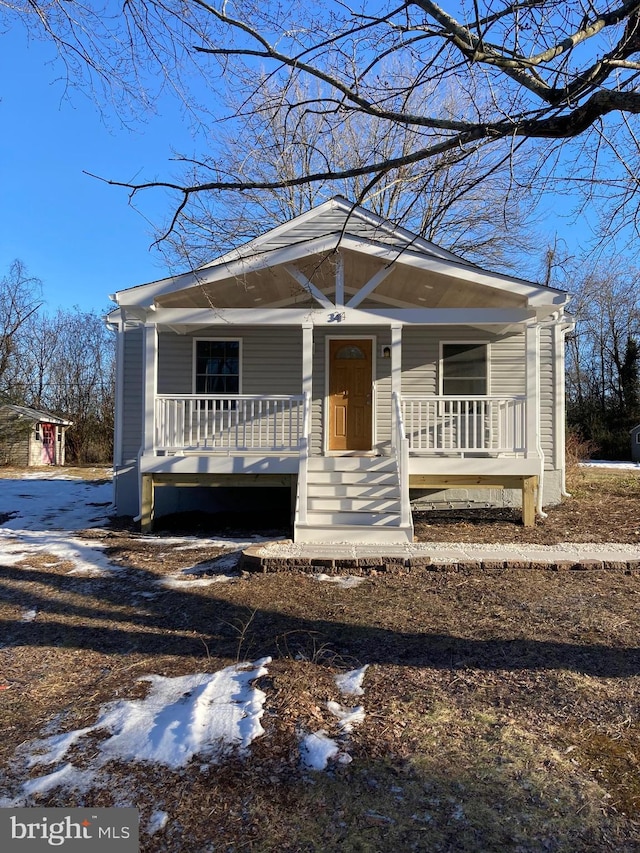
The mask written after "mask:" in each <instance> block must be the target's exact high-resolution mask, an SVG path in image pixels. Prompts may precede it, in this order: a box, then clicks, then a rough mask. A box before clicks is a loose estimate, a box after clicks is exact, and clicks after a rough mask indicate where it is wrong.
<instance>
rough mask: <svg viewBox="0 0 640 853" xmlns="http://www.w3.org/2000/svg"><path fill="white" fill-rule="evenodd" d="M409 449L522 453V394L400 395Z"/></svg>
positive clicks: (413, 451)
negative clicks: (496, 395) (466, 395)
mask: <svg viewBox="0 0 640 853" xmlns="http://www.w3.org/2000/svg"><path fill="white" fill-rule="evenodd" d="M401 408H402V418H403V421H404V426H405V434H406V436H407V439H408V440H409V450H410V451H411V452H412V453H417V454H420V453H424V454H427V453H467V452H469V453H473V452H478V453H524V452H525V450H526V397H525V396H514V397H492V396H485V397H447V396H434V397H422V396H421V397H418V396H403V397H402V404H401Z"/></svg>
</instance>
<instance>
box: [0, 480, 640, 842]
mask: <svg viewBox="0 0 640 853" xmlns="http://www.w3.org/2000/svg"><path fill="white" fill-rule="evenodd" d="M570 488H571V491H572V493H573V495H574V497H573V498H572V499H570V500H567V501H566V502H565V503H564V504H563V505H562V506H561V507H558V508H556V509H552V510H551V511H550V512H549V516H548V518H547V519H546V520H544V521H543V522H541V523H539V525H538V526H537V527H536V528H534V529H533V530H526V529H524V528H522V527H521V526H520V524H519V523H518V521H517V518H516V517H511V516H509V515H508V514H507V513H504V512H493V513H486V514H485V517H484V518H482V519H481V520H477V519H474V518H472V517H470V516H469V514H468V513H458V514H455V515H453V514H449V515H447V516H442V515H439V516H437V517H434V516H431V517H428V516H426V515H425V516H422V517H420V518H419V519H417V533H418V535H419V537H420V539H422V540H424V541H459V542H463V541H467V542H468V541H476V542H505V541H512V542H525V541H531V542H536V543H542V544H554V543H556V542H560V541H564V542H568V541H591V542H611V541H615V542H625V543H637V542H638V541H639V537H640V477H638V475H637V474H636V473H635V472H626V473H624V474H621V473H611V472H608V473H606V474H602V473H598V472H595V473H594V472H591V471H587V472H584V471H583V472H582V473H579V474H577V475H576V476H575V477H574V479H573V481H572V483H571V484H570ZM181 523H182V524H184V520H182V522H181ZM229 523H230V520H229V519H226V520H220V525H221V527H222V528H225V529H226V532H230V531H229V530H228V527H229ZM214 532H215V533H216V535H218V534H219V533H220V532H221V530H216V531H214ZM233 532H234V533H236V534H238V533H240V534H241V535H243V531H237V530H236V531H233ZM211 534H212V531H209V535H211ZM167 536H168V534H167V533H163V532H159V533H158V534H157V536H154V537H144V538H143V537H141V536H139V534H137V533H136V532H135V531H132V530H129V529H126V528H123V527H122V525H112V526H111V528H109V527H101V528H99V529H94V530H88V531H86V532H85V533H83V534H81V538H82V540H83V541H85V542H86V545H87V547H88V548H91V547H93V546H96V547H98V546H99V547H100V548H101V549H102V550H101V554H102V555H103V556H104V557H106V558H108V560H110V561H111V563H112V564H113V565H114V566H115V568H116V570H114V571H112V572H106V573H105V572H102V573H101V574H97V575H96V576H95V577H93V576H83V575H81V574H77V573H75V574H72V573H70V572H71V571H72V570H73V566H72V564H70V563H65V561H64V559H62V560H61V559H60V558H58V559H57V560H56V559H53V558H52V556H51V554H47V552H46V550H42V551H40V552H39V553H38V555H36V556H34V555H33V554H30V555H29V556H27V557H25V558H24V559H23V560H14V563H13V564H12V565H7V566H6V567H4V568H0V590H1V597H0V619H1V621H2V629H1V630H2V633H1V635H0V636H1V642H2V646H1V647H0V661H1V663H2V669H1V670H0V688H1V689H0V707H1V716H0V727H1V728H0V730H1V731H2V733H3V737H2V742H1V743H0V766H1V767H2V776H1V777H0V797H2V796H5V797H8V798H9V799H11V798H12V797H15V796H16V792H17V791H19V790H20V786H21V785H24V783H25V781H28V780H29V779H32V778H34V777H35V776H37V775H39V774H41V773H42V770H41V769H39V770H38V768H33V767H32V768H29V767H28V766H26V765H25V761H24V759H23V758H21V756H22V754H23V751H24V748H25V744H32V743H33V742H34V741H37V740H38V739H39V738H42V737H43V736H44V735H45V734H49V735H51V734H53V733H60V734H64V733H68V732H71V731H74V730H80V729H82V727H86V726H92V725H94V724H95V721H96V719H97V718H98V716H99V713H100V708H101V707H103V706H104V705H105V704H107V703H110V702H113V701H114V700H115V699H119V700H120V699H133V698H137V697H141V696H143V695H145V693H146V691H147V690H148V684H147V683H146V682H142V681H140V680H139V679H140V677H141V676H145V675H148V674H155V675H162V676H178V675H185V674H191V673H199V672H214V671H216V670H218V669H221V668H222V667H226V666H228V665H230V664H233V663H234V662H236V661H239V660H256V659H258V658H262V657H264V656H267V655H268V656H270V657H272V659H273V660H272V662H271V663H270V664H269V665H268V666H267V669H268V675H267V676H265V677H263V678H261V679H260V681H259V683H258V686H259V687H260V689H261V690H262V691H264V694H265V697H266V698H265V700H264V716H263V718H262V725H263V727H264V729H265V733H264V735H263V736H262V737H260V738H259V739H257V740H255V741H254V742H253V743H252V745H251V747H250V750H249V752H248V754H247V755H246V756H244V757H241V756H238V755H229V756H228V757H227V758H225V759H224V760H221V761H219V762H217V763H216V762H201V761H198V760H197V759H194V760H193V761H191V762H190V763H189V764H188V765H187V766H186V767H184V768H181V769H180V770H172V769H168V768H166V767H163V766H159V765H157V764H148V763H147V764H144V763H136V762H132V761H130V762H112V763H111V764H109V765H108V766H107V767H106V768H105V769H104V770H103V771H102V772H103V774H104V777H103V778H102V779H101V780H99V781H98V782H95V783H94V784H92V785H90V786H88V787H85V788H84V789H82V788H81V789H74V788H73V787H65V788H62V787H58V788H56V787H51V788H50V789H49V790H47V791H45V792H41V793H39V794H38V795H37V797H36V798H35V801H36V802H37V803H38V804H40V805H50V806H68V805H73V804H87V805H93V806H103V805H136V806H137V807H138V808H139V810H140V814H141V828H142V834H141V850H142V851H144V853H160V851H168V853H209V852H210V851H211V853H213V851H215V852H216V853H219V851H228V853H231V851H233V853H235V851H238V853H239V851H260V853H270V851H274V850H278V851H284V853H298V852H300V853H303V851H347V853H348V851H361V853H365V852H366V853H368V851H371V853H373V851H405V850H406V851H429V853H431V851H470V853H471V851H473V853H475V851H514V853H516V851H517V853H538V851H566V853H575V851H609V850H610V851H628V853H632V851H637V850H638V849H640V767H639V762H640V649H639V648H638V634H639V627H640V624H639V623H640V617H639V615H638V614H639V605H640V573H635V572H634V573H624V572H622V571H615V570H611V571H600V572H589V571H587V572H567V573H555V572H550V571H547V572H545V571H529V572H521V571H520V572H518V571H514V570H503V571H499V572H498V571H494V572H485V573H478V572H476V573H464V572H447V571H443V572H429V571H426V570H419V571H415V572H412V573H411V574H407V575H402V576H397V575H394V576H391V575H385V574H379V575H373V576H372V577H369V578H367V579H366V580H364V581H363V582H362V583H361V584H360V585H359V586H354V587H352V588H343V587H341V586H339V585H338V584H335V583H328V582H321V581H318V580H317V579H315V578H313V577H310V576H306V575H303V574H299V575H298V574H287V575H255V576H251V575H237V574H236V575H234V574H233V572H231V573H230V574H229V571H228V563H224V566H225V568H224V572H226V575H225V578H224V582H223V578H222V574H223V570H222V568H221V567H222V566H223V563H222V562H217V558H219V557H224V556H225V555H228V550H225V548H224V547H222V546H220V545H217V546H215V547H214V546H212V545H211V543H210V540H208V539H206V538H203V539H202V543H201V544H200V543H199V542H198V541H197V540H196V541H195V542H194V541H193V540H190V541H189V547H188V549H185V548H184V547H183V546H182V545H180V543H179V541H178V540H171V539H168V538H167ZM1 564H2V560H1V559H0V565H1ZM184 569H190V570H191V573H190V574H188V575H183V574H181V571H182V570H184ZM194 577H195V578H198V579H199V582H198V583H197V584H196V583H194V582H193V578H194ZM189 578H191V579H192V580H191V581H190V580H189ZM167 579H170V580H171V581H172V582H171V584H167V583H166V582H167ZM207 579H208V580H209V581H210V583H206V581H207ZM26 613H29V614H32V615H31V616H30V617H29V618H27V617H26V616H25V614H26ZM364 664H367V665H368V669H367V670H366V675H365V678H364V682H363V689H364V693H363V695H362V696H360V697H357V698H354V699H353V700H352V704H353V705H356V704H361V705H362V706H363V708H364V712H365V717H364V720H363V721H361V722H360V723H359V724H358V725H356V726H354V728H353V731H352V732H350V733H349V734H348V736H347V735H345V734H344V733H342V734H341V733H340V731H339V724H338V721H337V719H336V717H335V716H334V715H333V714H332V713H330V712H329V710H328V708H327V702H328V701H330V700H332V701H336V700H338V699H340V696H339V693H338V691H337V689H336V683H335V680H334V677H335V675H336V674H338V673H340V672H344V671H346V670H350V669H354V668H357V667H361V666H362V665H364ZM321 730H323V731H324V732H326V733H327V735H328V736H330V737H335V738H337V739H338V740H339V741H340V743H341V744H343V747H344V749H343V752H344V754H345V755H347V756H348V758H350V759H351V760H350V761H347V759H344V762H343V761H338V762H329V764H328V766H327V769H326V770H323V771H310V770H308V769H305V768H304V767H303V766H302V763H301V758H300V738H301V736H302V734H304V733H308V732H318V731H321ZM92 738H93V740H92V741H91V743H90V744H88V745H85V746H84V747H83V748H82V749H81V748H80V745H79V744H78V745H76V746H74V747H72V749H71V751H70V753H69V756H67V757H68V758H69V760H71V761H73V762H75V763H76V765H77V766H78V767H80V768H81V769H82V768H83V767H86V766H89V765H90V764H91V761H92V760H93V758H92V756H93V755H94V753H95V752H96V751H97V750H98V748H99V745H100V738H101V736H100V734H99V732H96V733H94V734H93V735H92ZM159 810H160V811H161V812H163V813H165V814H166V815H167V816H168V818H167V821H166V824H165V825H164V826H163V827H162V829H161V830H159V831H157V832H152V831H151V829H150V826H151V824H152V818H153V816H154V814H155V813H157V812H158V811H159Z"/></svg>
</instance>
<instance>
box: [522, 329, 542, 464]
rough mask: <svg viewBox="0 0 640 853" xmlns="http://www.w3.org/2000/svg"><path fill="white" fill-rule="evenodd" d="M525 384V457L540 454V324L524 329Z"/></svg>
mask: <svg viewBox="0 0 640 853" xmlns="http://www.w3.org/2000/svg"><path fill="white" fill-rule="evenodd" d="M525 345H526V384H527V437H526V456H527V458H531V457H534V458H535V457H539V456H540V326H539V325H538V324H537V323H530V324H528V325H527V327H526V330H525Z"/></svg>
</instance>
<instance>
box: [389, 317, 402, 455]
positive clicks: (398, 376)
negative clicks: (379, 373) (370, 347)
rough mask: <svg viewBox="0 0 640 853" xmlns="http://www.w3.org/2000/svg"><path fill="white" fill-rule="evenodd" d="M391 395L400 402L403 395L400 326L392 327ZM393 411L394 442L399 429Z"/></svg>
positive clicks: (394, 411)
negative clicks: (395, 396) (396, 397)
mask: <svg viewBox="0 0 640 853" xmlns="http://www.w3.org/2000/svg"><path fill="white" fill-rule="evenodd" d="M391 393H392V394H397V396H398V400H400V396H401V394H402V326H401V325H399V324H396V325H394V326H391ZM391 411H392V419H391V423H392V425H393V431H394V437H393V439H392V441H395V431H396V428H397V424H396V410H395V407H393V408H392V409H391Z"/></svg>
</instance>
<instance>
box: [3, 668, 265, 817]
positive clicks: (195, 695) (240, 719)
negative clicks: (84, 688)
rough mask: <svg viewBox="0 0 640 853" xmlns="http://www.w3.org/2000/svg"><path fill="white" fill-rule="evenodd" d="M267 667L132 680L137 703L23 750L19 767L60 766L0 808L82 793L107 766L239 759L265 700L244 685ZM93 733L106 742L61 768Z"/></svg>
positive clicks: (114, 706)
mask: <svg viewBox="0 0 640 853" xmlns="http://www.w3.org/2000/svg"><path fill="white" fill-rule="evenodd" d="M269 663H271V658H269V657H267V658H262V659H260V660H257V661H255V662H253V663H249V662H247V663H239V664H234V665H233V666H228V667H226V668H225V669H222V670H220V671H219V672H214V673H196V674H194V675H185V676H178V677H176V678H166V677H163V676H159V675H149V676H145V677H144V678H142V679H140V680H141V681H148V682H150V684H151V689H150V690H149V693H148V695H147V696H146V697H145V698H144V699H134V700H120V701H116V702H111V703H109V704H107V705H105V706H103V707H102V708H101V710H100V713H99V716H98V719H97V721H96V722H95V724H94V725H92V726H88V727H85V728H82V729H77V730H75V731H71V732H65V733H63V734H54V735H51V736H50V737H48V738H44V739H41V740H36V741H34V742H32V743H31V744H27V745H26V747H25V751H26V765H27V767H29V768H33V767H39V766H51V765H54V764H59V765H60V766H59V767H56V769H55V770H53V771H52V772H50V773H47V774H46V775H43V776H39V777H36V778H32V779H29V780H28V781H27V782H26V783H25V784H24V785H23V786H22V788H21V791H20V794H19V796H18V797H17V798H16V799H15V800H13V801H0V807H2V806H7V805H12V806H17V805H19V804H20V803H24V802H26V801H27V800H28V799H29V798H30V797H34V796H37V795H38V794H41V793H44V792H45V791H49V790H52V789H53V788H56V787H65V788H67V789H70V788H80V789H81V790H86V789H87V788H88V787H90V786H91V785H92V784H93V783H94V782H95V779H96V777H97V773H98V771H99V770H101V769H102V768H103V767H104V766H105V765H106V764H107V763H108V762H109V761H111V760H120V761H124V762H145V761H148V762H154V763H156V764H161V765H164V766H166V767H170V768H171V769H174V770H175V769H177V768H179V767H184V766H185V765H186V764H187V763H188V762H189V761H190V760H191V759H192V758H193V757H194V756H195V755H198V756H206V757H208V758H209V759H210V760H214V761H215V760H218V759H219V758H221V757H222V756H224V755H226V754H228V753H230V752H232V751H237V752H240V753H244V752H246V751H247V750H248V748H249V746H250V744H251V743H252V741H253V740H255V738H257V737H260V736H261V735H263V734H264V729H263V728H262V725H261V723H260V720H261V718H262V715H263V713H264V707H263V706H264V702H265V699H266V694H265V693H264V692H263V691H262V690H259V689H258V688H257V687H254V686H252V682H253V681H255V679H257V678H260V677H261V676H263V675H266V674H267V665H268V664H269ZM93 733H108V737H107V738H106V739H105V740H103V741H102V742H101V743H100V745H99V746H98V747H97V751H96V747H95V746H93V747H91V758H88V757H87V762H88V766H87V767H84V768H81V767H77V766H75V765H74V764H72V763H71V762H68V761H65V759H66V756H67V754H68V752H69V750H70V749H71V748H72V747H75V748H76V750H75V752H76V755H78V754H79V755H80V756H81V757H86V756H83V753H82V748H83V746H84V744H85V738H86V736H87V735H90V734H93ZM74 760H76V761H77V760H78V759H74ZM159 828H160V827H159Z"/></svg>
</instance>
